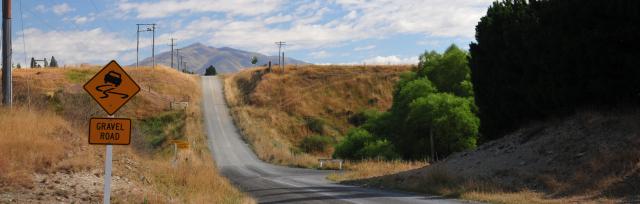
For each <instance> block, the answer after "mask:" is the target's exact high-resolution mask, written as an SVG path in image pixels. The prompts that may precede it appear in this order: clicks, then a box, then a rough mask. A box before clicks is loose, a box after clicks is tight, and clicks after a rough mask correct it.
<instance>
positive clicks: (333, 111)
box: [224, 65, 411, 167]
mask: <svg viewBox="0 0 640 204" xmlns="http://www.w3.org/2000/svg"><path fill="white" fill-rule="evenodd" d="M410 68H411V67H410V66H370V67H366V68H365V67H362V66H317V65H305V66H288V67H287V69H286V70H285V73H284V74H282V73H280V72H273V73H267V72H266V71H265V70H264V69H262V68H258V69H250V70H245V71H241V72H239V73H236V74H231V75H227V76H225V80H224V89H225V98H226V100H227V104H228V105H229V107H230V108H231V114H232V116H233V117H234V121H235V122H236V125H237V126H238V127H239V128H240V130H241V131H242V132H243V136H244V137H245V139H246V140H247V141H249V143H250V144H251V145H252V147H253V149H254V151H255V152H256V153H257V155H258V157H259V158H260V159H262V160H265V161H268V162H272V163H276V164H283V165H290V166H299V167H317V166H318V162H317V159H318V158H327V157H330V156H331V152H330V151H326V152H323V153H319V154H307V153H304V152H302V151H301V150H300V149H299V148H298V145H299V143H300V141H301V140H302V139H303V138H305V137H309V136H311V135H325V136H329V137H331V138H333V140H334V141H337V140H338V138H340V137H342V135H343V134H344V133H345V132H346V131H347V130H348V129H349V128H351V127H353V126H352V125H351V124H349V123H348V118H349V117H350V116H352V115H353V114H355V113H357V112H359V111H362V110H365V109H378V110H385V109H387V108H389V107H390V106H391V101H392V92H393V88H394V86H395V82H396V81H397V80H398V77H399V75H400V73H402V72H405V71H408V70H410ZM310 121H314V122H313V123H314V124H310V123H311V122H310Z"/></svg>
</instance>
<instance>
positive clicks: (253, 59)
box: [251, 56, 258, 65]
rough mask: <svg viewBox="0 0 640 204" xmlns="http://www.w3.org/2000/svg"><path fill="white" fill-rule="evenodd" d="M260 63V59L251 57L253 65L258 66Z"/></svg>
mask: <svg viewBox="0 0 640 204" xmlns="http://www.w3.org/2000/svg"><path fill="white" fill-rule="evenodd" d="M257 63H258V57H256V56H253V57H251V64H253V65H256V64H257Z"/></svg>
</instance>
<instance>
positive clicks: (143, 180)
mask: <svg viewBox="0 0 640 204" xmlns="http://www.w3.org/2000/svg"><path fill="white" fill-rule="evenodd" d="M97 68H99V67H88V68H67V69H21V70H16V71H14V88H15V89H14V94H15V95H14V96H15V99H14V104H16V106H17V107H16V108H14V109H13V110H6V109H0V122H1V124H0V129H2V130H3V131H1V132H0V140H1V141H0V154H1V155H3V156H2V157H0V185H1V186H3V187H4V189H3V191H4V192H3V193H0V194H4V195H3V196H5V197H6V196H7V195H8V196H9V198H11V197H12V196H13V197H14V198H18V200H19V201H22V202H33V201H34V200H30V199H35V198H39V199H44V200H45V201H46V200H48V199H54V198H55V199H59V198H58V196H60V195H59V194H60V191H59V190H56V187H54V186H55V185H62V186H65V184H66V183H64V182H69V184H68V185H73V186H75V185H80V184H82V182H88V181H86V179H84V180H83V178H84V177H82V175H85V174H94V173H91V172H96V171H97V172H100V173H96V174H95V175H96V176H100V175H102V173H101V172H102V170H101V169H102V168H103V165H102V164H103V162H104V161H103V158H104V157H103V155H104V146H99V145H88V144H86V134H87V133H86V131H87V130H86V124H87V121H88V119H89V118H90V117H96V116H104V113H103V111H101V109H100V108H99V107H98V106H97V105H96V103H95V102H94V101H93V99H91V98H90V97H89V96H88V95H87V94H86V93H85V92H84V90H82V84H84V83H85V81H86V80H87V79H88V77H90V76H92V75H93V74H94V73H95V72H97ZM125 69H126V70H127V72H128V73H129V74H130V75H131V76H132V77H133V78H134V80H136V82H138V84H139V85H140V86H141V87H142V88H143V91H141V92H140V93H139V94H138V95H137V96H136V97H135V98H133V100H132V101H130V102H129V103H128V104H127V105H125V106H124V107H123V108H122V109H121V110H120V111H119V113H118V115H117V117H129V118H132V119H134V124H136V123H135V120H137V119H143V118H147V117H152V116H156V115H158V114H161V113H164V112H167V111H169V110H170V102H172V101H188V102H190V104H189V106H188V108H187V110H185V113H186V114H185V115H186V117H185V120H186V121H185V122H184V124H185V128H184V132H183V133H182V134H184V137H183V138H184V139H185V140H187V141H188V142H190V143H191V144H192V145H191V148H190V149H188V150H182V151H180V154H179V155H180V161H179V162H178V163H177V166H175V167H174V166H173V165H172V157H171V156H167V155H164V154H162V152H168V151H158V153H160V154H156V155H149V154H148V152H145V151H138V150H136V149H135V147H134V146H133V145H130V146H116V147H114V158H115V159H114V161H113V162H114V167H113V175H114V179H115V180H113V182H114V185H115V183H118V182H125V183H120V185H116V186H114V189H113V191H114V192H113V193H112V195H118V196H114V198H113V199H114V202H123V203H132V202H136V203H138V202H145V201H146V202H150V203H254V201H253V200H252V199H251V198H249V197H248V196H247V195H245V194H244V193H242V192H240V191H239V190H237V189H235V188H234V187H233V186H232V185H231V184H230V182H229V181H228V180H226V179H225V178H224V177H222V176H220V175H219V174H218V172H217V170H216V169H215V167H214V166H213V161H212V159H211V155H210V152H209V150H208V148H207V145H206V137H205V135H204V133H203V131H204V129H203V128H202V123H201V122H202V115H201V112H200V95H201V94H200V90H201V89H200V87H199V81H198V80H199V78H198V77H197V76H192V75H187V74H183V73H180V72H177V71H175V70H171V69H168V68H157V69H151V68H139V69H130V68H125ZM134 129H135V127H134ZM5 130H6V131H5ZM134 133H135V131H134ZM138 136H140V135H133V137H138ZM166 146H168V145H165V147H166ZM60 173H62V174H60ZM41 174H43V175H44V177H45V178H49V179H57V178H59V177H60V176H59V175H71V178H74V179H69V180H68V181H64V182H63V183H55V184H54V183H41V182H39V181H38V182H36V181H35V180H34V176H35V175H41ZM62 177H64V176H62ZM89 178H91V180H95V179H97V178H93V177H89ZM116 178H120V180H118V179H116ZM122 179H124V181H123V180H122ZM74 182H79V183H74ZM93 182H101V180H100V179H97V180H95V181H93ZM124 184H126V185H124ZM51 185H54V186H51ZM20 186H23V187H26V188H27V189H30V190H27V191H26V192H27V193H24V192H25V191H24V190H20V189H21V188H20ZM92 188H93V187H92ZM95 188H100V189H98V190H96V191H97V192H96V193H101V186H97V187H95ZM86 190H91V189H86ZM49 191H51V192H49ZM12 192H13V193H12ZM21 192H23V193H21ZM7 193H8V194H7ZM90 193H91V192H90ZM91 194H92V195H90V197H91V196H93V198H95V197H97V196H100V194H97V195H96V194H94V193H91ZM29 195H31V196H29ZM75 196H80V195H79V194H74V195H65V198H63V200H66V202H75V201H77V200H79V199H80V197H75ZM83 202H87V200H84V198H83Z"/></svg>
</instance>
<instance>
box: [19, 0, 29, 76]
mask: <svg viewBox="0 0 640 204" xmlns="http://www.w3.org/2000/svg"><path fill="white" fill-rule="evenodd" d="M19 2H20V3H19V4H18V7H19V8H20V29H21V30H22V51H23V53H24V65H25V66H27V42H26V38H27V37H26V36H25V35H24V18H23V17H22V16H24V15H23V14H22V0H20V1H19Z"/></svg>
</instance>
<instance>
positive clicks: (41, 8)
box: [34, 4, 47, 13]
mask: <svg viewBox="0 0 640 204" xmlns="http://www.w3.org/2000/svg"><path fill="white" fill-rule="evenodd" d="M34 9H35V10H36V11H38V12H40V13H44V12H47V7H45V6H44V5H42V4H38V5H37V6H36V7H35V8H34Z"/></svg>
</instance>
